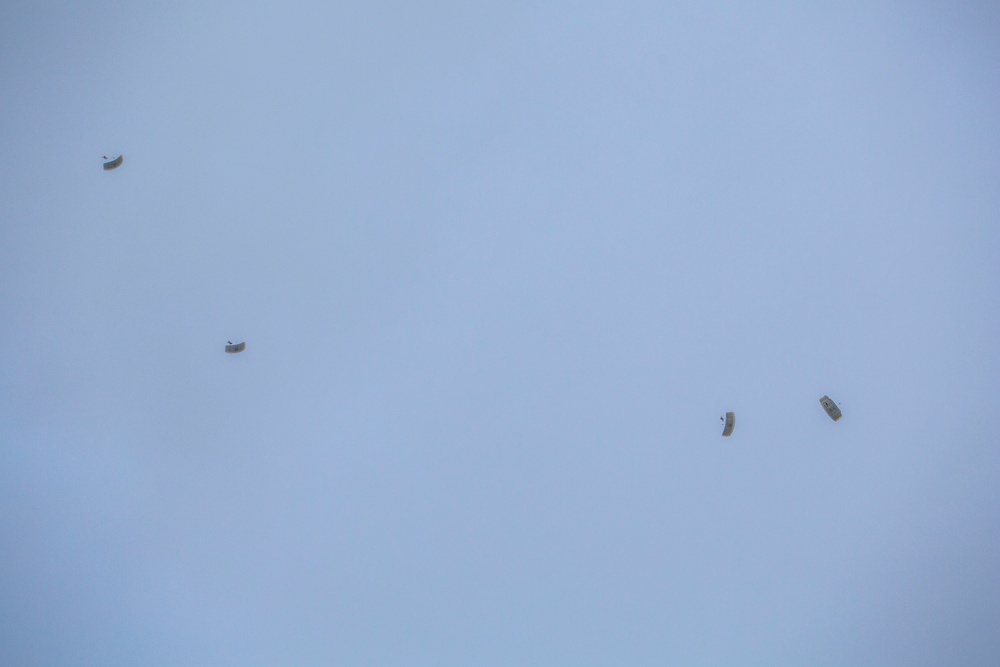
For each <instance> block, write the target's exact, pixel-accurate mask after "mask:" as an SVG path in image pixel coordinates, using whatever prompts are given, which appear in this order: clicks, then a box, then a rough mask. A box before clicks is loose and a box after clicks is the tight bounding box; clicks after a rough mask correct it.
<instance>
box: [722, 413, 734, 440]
mask: <svg viewBox="0 0 1000 667" xmlns="http://www.w3.org/2000/svg"><path fill="white" fill-rule="evenodd" d="M734 428H736V413H735V412H727V413H726V426H725V428H723V429H722V437H724V438H728V437H729V436H731V435H732V434H733V429H734Z"/></svg>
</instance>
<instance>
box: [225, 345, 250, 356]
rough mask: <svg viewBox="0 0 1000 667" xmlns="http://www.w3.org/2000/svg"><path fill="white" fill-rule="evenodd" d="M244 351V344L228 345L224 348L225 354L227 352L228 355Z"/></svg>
mask: <svg viewBox="0 0 1000 667" xmlns="http://www.w3.org/2000/svg"><path fill="white" fill-rule="evenodd" d="M245 349H247V344H246V342H242V343H230V344H229V345H227V346H226V352H228V353H229V354H236V353H237V352H242V351H243V350H245Z"/></svg>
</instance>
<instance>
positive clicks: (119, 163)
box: [104, 155, 125, 171]
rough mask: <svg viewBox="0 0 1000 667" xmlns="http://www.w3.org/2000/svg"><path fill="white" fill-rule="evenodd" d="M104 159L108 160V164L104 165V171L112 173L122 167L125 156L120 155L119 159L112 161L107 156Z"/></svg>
mask: <svg viewBox="0 0 1000 667" xmlns="http://www.w3.org/2000/svg"><path fill="white" fill-rule="evenodd" d="M104 159H105V160H107V162H105V163H104V171H112V170H114V169H117V168H118V167H120V166H122V162H124V161H125V156H124V155H119V156H118V157H116V158H114V159H111V158H109V157H108V156H107V155H105V156H104Z"/></svg>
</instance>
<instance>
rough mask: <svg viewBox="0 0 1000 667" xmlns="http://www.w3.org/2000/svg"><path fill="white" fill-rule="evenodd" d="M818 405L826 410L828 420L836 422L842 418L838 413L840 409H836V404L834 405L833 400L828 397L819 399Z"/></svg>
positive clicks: (841, 413) (842, 414) (840, 413)
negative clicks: (828, 416)
mask: <svg viewBox="0 0 1000 667" xmlns="http://www.w3.org/2000/svg"><path fill="white" fill-rule="evenodd" d="M819 404H820V405H822V406H823V409H824V410H826V414H828V415H830V419H832V420H833V421H837V420H838V419H840V418H841V417H843V416H844V413H843V412H841V411H840V408H838V407H837V404H836V403H834V402H833V399H831V398H830V397H829V396H824V397H823V398H821V399H819Z"/></svg>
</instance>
